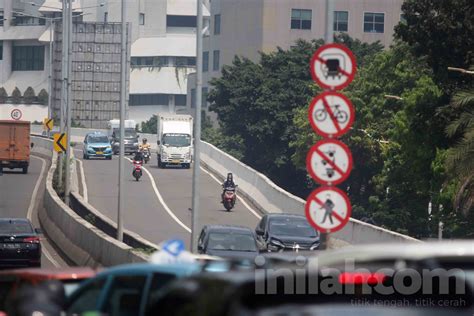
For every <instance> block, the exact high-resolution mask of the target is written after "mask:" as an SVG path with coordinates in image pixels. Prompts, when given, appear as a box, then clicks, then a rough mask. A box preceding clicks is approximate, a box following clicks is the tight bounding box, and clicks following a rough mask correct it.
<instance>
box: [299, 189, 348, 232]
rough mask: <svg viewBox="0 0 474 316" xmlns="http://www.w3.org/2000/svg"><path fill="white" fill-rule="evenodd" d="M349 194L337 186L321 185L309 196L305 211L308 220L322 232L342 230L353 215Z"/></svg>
mask: <svg viewBox="0 0 474 316" xmlns="http://www.w3.org/2000/svg"><path fill="white" fill-rule="evenodd" d="M351 210H352V207H351V203H350V202H349V198H348V197H347V195H346V194H345V193H344V192H343V191H341V190H340V189H338V188H336V187H320V188H318V189H316V190H314V191H313V192H311V194H310V195H309V196H308V199H307V200H306V206H305V213H306V218H307V220H308V222H309V223H310V224H311V226H313V227H314V228H316V229H317V230H318V231H320V232H322V233H331V232H335V231H338V230H340V229H341V228H342V227H344V225H346V224H347V222H348V221H349V218H350V216H351Z"/></svg>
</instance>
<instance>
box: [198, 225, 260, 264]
mask: <svg viewBox="0 0 474 316" xmlns="http://www.w3.org/2000/svg"><path fill="white" fill-rule="evenodd" d="M198 251H199V253H202V254H208V255H211V256H218V257H232V258H249V259H253V258H255V257H256V256H257V255H258V247H257V242H256V240H255V235H254V233H253V231H252V230H251V229H250V228H248V227H243V226H230V225H206V226H204V228H203V229H202V231H201V234H200V235H199V240H198Z"/></svg>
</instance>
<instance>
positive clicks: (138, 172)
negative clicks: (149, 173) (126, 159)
mask: <svg viewBox="0 0 474 316" xmlns="http://www.w3.org/2000/svg"><path fill="white" fill-rule="evenodd" d="M142 164H143V163H142V162H141V161H136V160H134V161H133V172H132V175H133V177H134V178H135V180H137V181H138V180H140V178H141V177H142V174H143V173H142Z"/></svg>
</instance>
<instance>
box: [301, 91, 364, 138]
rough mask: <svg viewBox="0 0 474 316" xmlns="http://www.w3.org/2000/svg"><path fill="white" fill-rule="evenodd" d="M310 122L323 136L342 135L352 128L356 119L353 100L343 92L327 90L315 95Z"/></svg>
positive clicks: (311, 105) (309, 115)
mask: <svg viewBox="0 0 474 316" xmlns="http://www.w3.org/2000/svg"><path fill="white" fill-rule="evenodd" d="M308 118H309V122H310V123H311V127H312V128H313V130H314V131H315V132H316V133H318V134H319V135H321V136H323V137H340V136H342V135H343V134H345V133H347V131H348V130H349V129H350V128H351V126H352V124H353V123H354V119H355V110H354V106H353V105H352V102H351V101H350V100H349V99H348V98H347V97H346V96H345V95H343V94H341V93H338V92H332V91H326V92H323V93H321V94H320V95H318V96H317V97H315V98H314V99H313V100H312V101H311V104H310V106H309V111H308Z"/></svg>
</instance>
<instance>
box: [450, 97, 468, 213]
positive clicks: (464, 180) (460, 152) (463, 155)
mask: <svg viewBox="0 0 474 316" xmlns="http://www.w3.org/2000/svg"><path fill="white" fill-rule="evenodd" d="M451 106H453V107H454V108H456V109H459V110H461V111H462V112H461V115H460V116H459V118H458V119H456V120H454V121H452V122H451V123H449V125H448V126H447V127H446V134H447V135H448V136H449V137H454V136H456V135H461V137H460V140H459V142H458V143H457V144H456V145H455V146H454V147H452V148H450V149H449V151H448V156H447V159H446V170H447V171H448V172H449V174H450V175H451V178H456V179H459V181H460V182H459V183H460V186H459V189H458V191H457V192H456V196H455V199H454V208H455V209H456V210H460V211H462V212H463V213H464V214H467V213H468V212H469V211H471V209H472V207H473V205H474V89H470V90H465V91H459V92H458V93H456V94H455V95H454V96H453V99H452V101H451Z"/></svg>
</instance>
